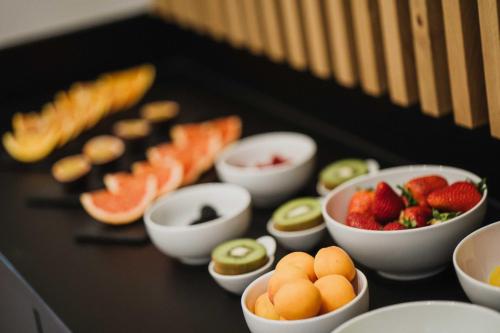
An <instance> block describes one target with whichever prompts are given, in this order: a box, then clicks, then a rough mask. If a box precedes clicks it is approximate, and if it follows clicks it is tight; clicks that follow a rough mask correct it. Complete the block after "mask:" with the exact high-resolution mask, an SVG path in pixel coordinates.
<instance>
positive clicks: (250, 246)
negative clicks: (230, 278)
mask: <svg viewBox="0 0 500 333" xmlns="http://www.w3.org/2000/svg"><path fill="white" fill-rule="evenodd" d="M212 260H213V262H214V264H215V265H214V269H215V271H216V272H217V273H219V274H224V275H238V274H244V273H248V272H252V271H254V270H256V269H259V268H260V267H262V266H264V265H265V264H266V263H267V261H268V260H269V259H268V257H267V251H266V248H265V247H264V246H263V245H262V244H260V243H258V242H257V241H256V240H254V239H250V238H241V239H234V240H231V241H227V242H224V243H222V244H220V245H218V246H217V247H216V248H215V249H214V250H213V251H212Z"/></svg>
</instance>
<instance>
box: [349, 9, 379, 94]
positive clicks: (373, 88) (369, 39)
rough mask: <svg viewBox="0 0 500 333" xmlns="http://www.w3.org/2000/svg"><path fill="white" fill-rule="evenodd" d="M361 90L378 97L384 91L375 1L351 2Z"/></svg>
mask: <svg viewBox="0 0 500 333" xmlns="http://www.w3.org/2000/svg"><path fill="white" fill-rule="evenodd" d="M351 9H352V17H353V22H354V39H355V41H356V51H357V59H358V64H359V78H360V83H361V88H363V90H364V92H365V93H367V94H368V95H372V96H380V95H382V94H383V93H384V92H385V89H386V76H385V63H384V50H383V44H382V34H381V29H380V22H379V12H378V3H377V0H352V1H351Z"/></svg>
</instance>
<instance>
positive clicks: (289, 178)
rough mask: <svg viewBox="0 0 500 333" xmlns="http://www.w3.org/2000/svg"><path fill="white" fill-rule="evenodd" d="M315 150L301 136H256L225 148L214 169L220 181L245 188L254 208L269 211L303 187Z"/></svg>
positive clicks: (288, 133)
mask: <svg viewBox="0 0 500 333" xmlns="http://www.w3.org/2000/svg"><path fill="white" fill-rule="evenodd" d="M316 149H317V148H316V143H315V142H314V140H313V139H312V138H311V137H309V136H307V135H305V134H301V133H295V132H270V133H264V134H258V135H253V136H249V137H247V138H244V139H242V140H240V141H238V142H237V143H235V144H233V145H231V146H230V147H228V148H227V149H226V150H225V151H224V152H222V154H221V155H220V156H219V157H218V158H217V161H216V164H215V168H216V170H217V175H218V176H219V178H220V179H221V180H222V181H224V182H228V183H233V184H237V185H240V186H243V187H244V188H246V189H247V190H248V191H249V192H250V194H251V195H252V203H253V204H254V205H255V206H258V207H272V206H274V205H276V204H278V203H280V202H282V201H283V200H285V199H286V198H288V197H290V196H291V195H293V194H294V193H296V192H297V191H299V190H300V189H301V188H302V187H303V186H304V185H305V184H306V183H307V181H308V180H309V178H310V177H311V175H312V172H313V169H314V162H315V156H316Z"/></svg>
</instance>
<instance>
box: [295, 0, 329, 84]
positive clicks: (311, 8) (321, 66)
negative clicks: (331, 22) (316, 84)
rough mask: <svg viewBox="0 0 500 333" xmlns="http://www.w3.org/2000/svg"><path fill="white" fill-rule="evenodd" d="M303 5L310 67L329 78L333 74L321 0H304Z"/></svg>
mask: <svg viewBox="0 0 500 333" xmlns="http://www.w3.org/2000/svg"><path fill="white" fill-rule="evenodd" d="M301 5H302V11H303V18H304V31H305V36H306V37H305V39H306V45H307V50H308V58H309V67H310V69H311V72H312V73H313V74H314V75H316V76H317V77H319V78H322V79H327V78H328V77H330V76H331V70H330V64H329V56H328V49H327V41H326V35H325V24H324V21H323V17H322V14H321V7H320V1H319V0H302V2H301Z"/></svg>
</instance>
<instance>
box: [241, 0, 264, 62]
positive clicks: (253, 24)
mask: <svg viewBox="0 0 500 333" xmlns="http://www.w3.org/2000/svg"><path fill="white" fill-rule="evenodd" d="M258 1H259V0H243V12H244V14H245V20H244V21H245V24H246V29H245V30H246V33H247V46H248V48H249V49H250V51H251V52H252V53H254V54H261V53H262V51H263V49H264V40H263V36H262V27H261V23H260V21H259V17H260V12H259V10H258V6H259V3H258Z"/></svg>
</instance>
